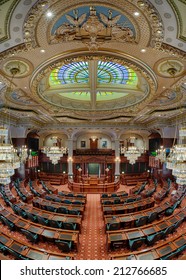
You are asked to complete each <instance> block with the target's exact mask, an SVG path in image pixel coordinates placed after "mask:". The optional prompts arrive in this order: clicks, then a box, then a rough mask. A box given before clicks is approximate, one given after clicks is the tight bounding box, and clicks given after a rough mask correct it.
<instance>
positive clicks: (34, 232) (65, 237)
mask: <svg viewBox="0 0 186 280" xmlns="http://www.w3.org/2000/svg"><path fill="white" fill-rule="evenodd" d="M0 220H1V221H2V222H3V223H4V224H5V225H7V226H8V227H9V229H10V230H20V231H21V232H22V233H23V234H25V235H26V237H27V238H28V239H29V240H30V241H31V242H32V243H36V242H38V241H39V240H40V239H41V240H45V239H47V240H49V241H52V242H56V240H60V241H66V242H70V244H72V249H74V250H77V249H78V244H79V231H77V230H65V229H57V230H56V228H52V227H48V226H44V225H39V224H37V223H33V222H31V221H28V220H26V219H23V218H21V217H20V216H17V215H16V214H13V213H10V212H9V211H8V210H7V209H5V208H4V207H3V206H2V205H0Z"/></svg>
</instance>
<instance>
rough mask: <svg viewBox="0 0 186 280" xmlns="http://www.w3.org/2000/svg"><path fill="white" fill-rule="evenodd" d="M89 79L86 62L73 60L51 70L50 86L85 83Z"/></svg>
mask: <svg viewBox="0 0 186 280" xmlns="http://www.w3.org/2000/svg"><path fill="white" fill-rule="evenodd" d="M88 81H89V69H88V62H84V61H81V62H74V63H70V64H67V65H63V66H62V67H60V68H55V69H54V70H52V72H51V74H50V77H49V84H50V86H55V85H60V84H61V85H63V84H76V83H78V84H87V83H88Z"/></svg>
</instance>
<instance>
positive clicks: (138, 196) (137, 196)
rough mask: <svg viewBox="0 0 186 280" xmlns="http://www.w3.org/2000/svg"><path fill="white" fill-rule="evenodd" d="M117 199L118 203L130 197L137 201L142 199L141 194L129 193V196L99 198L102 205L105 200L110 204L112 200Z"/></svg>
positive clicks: (112, 202)
mask: <svg viewBox="0 0 186 280" xmlns="http://www.w3.org/2000/svg"><path fill="white" fill-rule="evenodd" d="M117 199H119V200H120V203H118V204H123V203H125V202H126V201H127V200H128V199H132V200H133V201H139V200H141V199H142V197H141V195H130V196H124V197H117V196H116V197H109V198H101V204H102V205H104V203H105V201H109V202H110V204H114V201H115V200H117Z"/></svg>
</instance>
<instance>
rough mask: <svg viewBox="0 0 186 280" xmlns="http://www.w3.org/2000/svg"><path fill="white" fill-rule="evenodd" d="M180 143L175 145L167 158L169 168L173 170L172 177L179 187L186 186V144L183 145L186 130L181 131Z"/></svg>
mask: <svg viewBox="0 0 186 280" xmlns="http://www.w3.org/2000/svg"><path fill="white" fill-rule="evenodd" d="M179 136H180V139H179V141H180V142H181V143H179V144H177V145H174V147H173V148H172V149H171V151H170V154H169V156H168V157H167V162H166V163H167V164H166V166H167V168H168V169H172V175H173V176H175V177H176V183H177V184H179V185H185V184H186V144H182V141H183V139H184V137H185V136H186V128H181V129H180V130H179Z"/></svg>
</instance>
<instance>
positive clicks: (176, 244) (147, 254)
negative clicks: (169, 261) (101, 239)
mask: <svg viewBox="0 0 186 280" xmlns="http://www.w3.org/2000/svg"><path fill="white" fill-rule="evenodd" d="M185 244H186V233H185V234H180V235H179V236H176V237H175V236H174V237H173V238H172V239H171V240H170V239H169V240H168V241H165V242H164V243H163V244H161V245H159V244H158V245H155V246H153V247H151V248H147V249H144V250H141V251H139V250H138V251H134V252H132V254H131V253H125V254H124V253H121V254H111V255H110V256H111V259H112V260H159V259H161V258H163V257H165V256H167V255H168V254H171V253H173V252H176V251H177V250H178V249H179V248H181V247H182V246H184V245H185Z"/></svg>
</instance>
